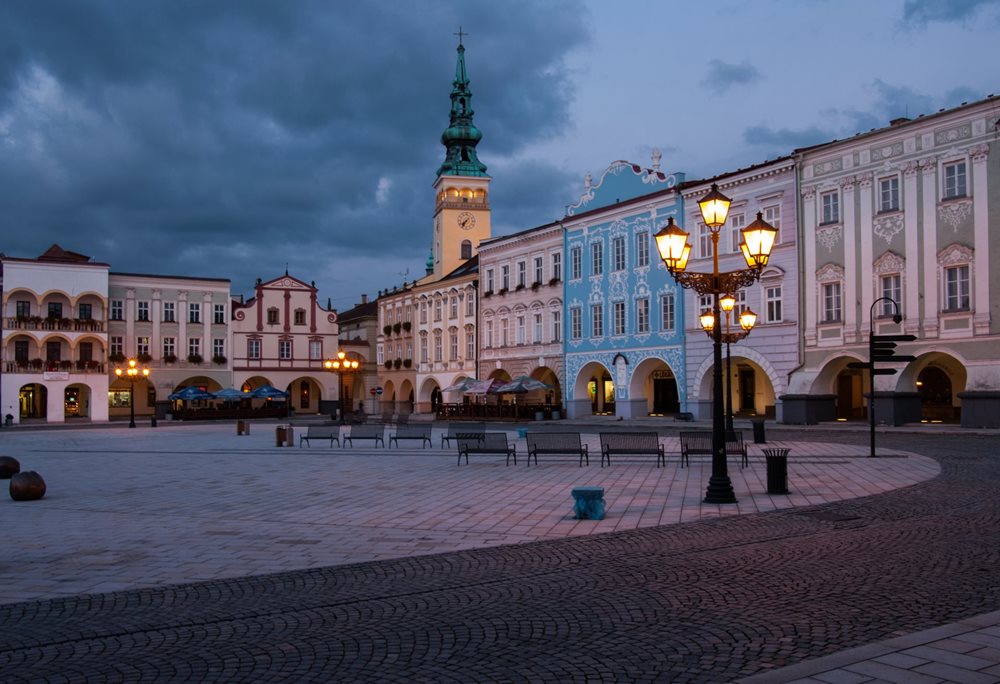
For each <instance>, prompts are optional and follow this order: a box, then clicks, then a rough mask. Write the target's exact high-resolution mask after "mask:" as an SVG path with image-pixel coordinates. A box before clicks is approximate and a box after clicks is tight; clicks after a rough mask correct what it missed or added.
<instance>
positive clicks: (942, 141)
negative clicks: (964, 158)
mask: <svg viewBox="0 0 1000 684" xmlns="http://www.w3.org/2000/svg"><path fill="white" fill-rule="evenodd" d="M971 137H972V124H971V123H964V124H962V125H961V126H956V127H955V128H945V129H942V130H938V131H934V142H935V143H936V144H938V145H947V144H948V143H953V142H955V141H956V140H965V139H966V138H971Z"/></svg>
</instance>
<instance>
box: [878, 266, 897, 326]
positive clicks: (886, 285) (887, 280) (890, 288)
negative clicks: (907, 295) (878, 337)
mask: <svg viewBox="0 0 1000 684" xmlns="http://www.w3.org/2000/svg"><path fill="white" fill-rule="evenodd" d="M879 284H880V285H881V290H882V294H881V296H882V297H888V298H889V299H891V300H892V301H893V302H896V304H898V305H899V308H900V309H902V308H903V297H902V295H903V288H902V276H900V274H899V273H891V274H889V275H884V276H882V277H881V278H879ZM881 304H882V307H881V308H882V311H881V315H882V316H888V317H892V315H893V314H895V313H896V309H895V307H894V306H893V305H892V302H888V301H883V302H882V303H881Z"/></svg>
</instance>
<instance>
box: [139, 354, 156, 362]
mask: <svg viewBox="0 0 1000 684" xmlns="http://www.w3.org/2000/svg"><path fill="white" fill-rule="evenodd" d="M135 360H136V361H138V362H139V363H149V362H150V361H152V360H153V357H152V356H150V355H149V354H145V353H144V354H136V355H135Z"/></svg>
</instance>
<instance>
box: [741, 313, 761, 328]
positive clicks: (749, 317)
mask: <svg viewBox="0 0 1000 684" xmlns="http://www.w3.org/2000/svg"><path fill="white" fill-rule="evenodd" d="M756 323H757V314H755V313H754V312H753V311H751V310H750V309H744V311H743V313H741V314H740V327H741V328H743V329H744V330H745V331H746V332H748V333H749V332H750V331H751V330H753V326H754V325H755V324H756Z"/></svg>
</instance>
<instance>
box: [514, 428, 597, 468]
mask: <svg viewBox="0 0 1000 684" xmlns="http://www.w3.org/2000/svg"><path fill="white" fill-rule="evenodd" d="M525 439H526V440H527V443H528V465H529V466H530V465H531V457H532V456H534V457H535V465H538V454H568V455H573V456H579V457H580V466H581V467H583V460H584V459H587V465H590V454H588V453H587V445H586V444H583V443H581V441H580V433H579V432H529V433H528V434H527V436H526V437H525Z"/></svg>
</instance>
